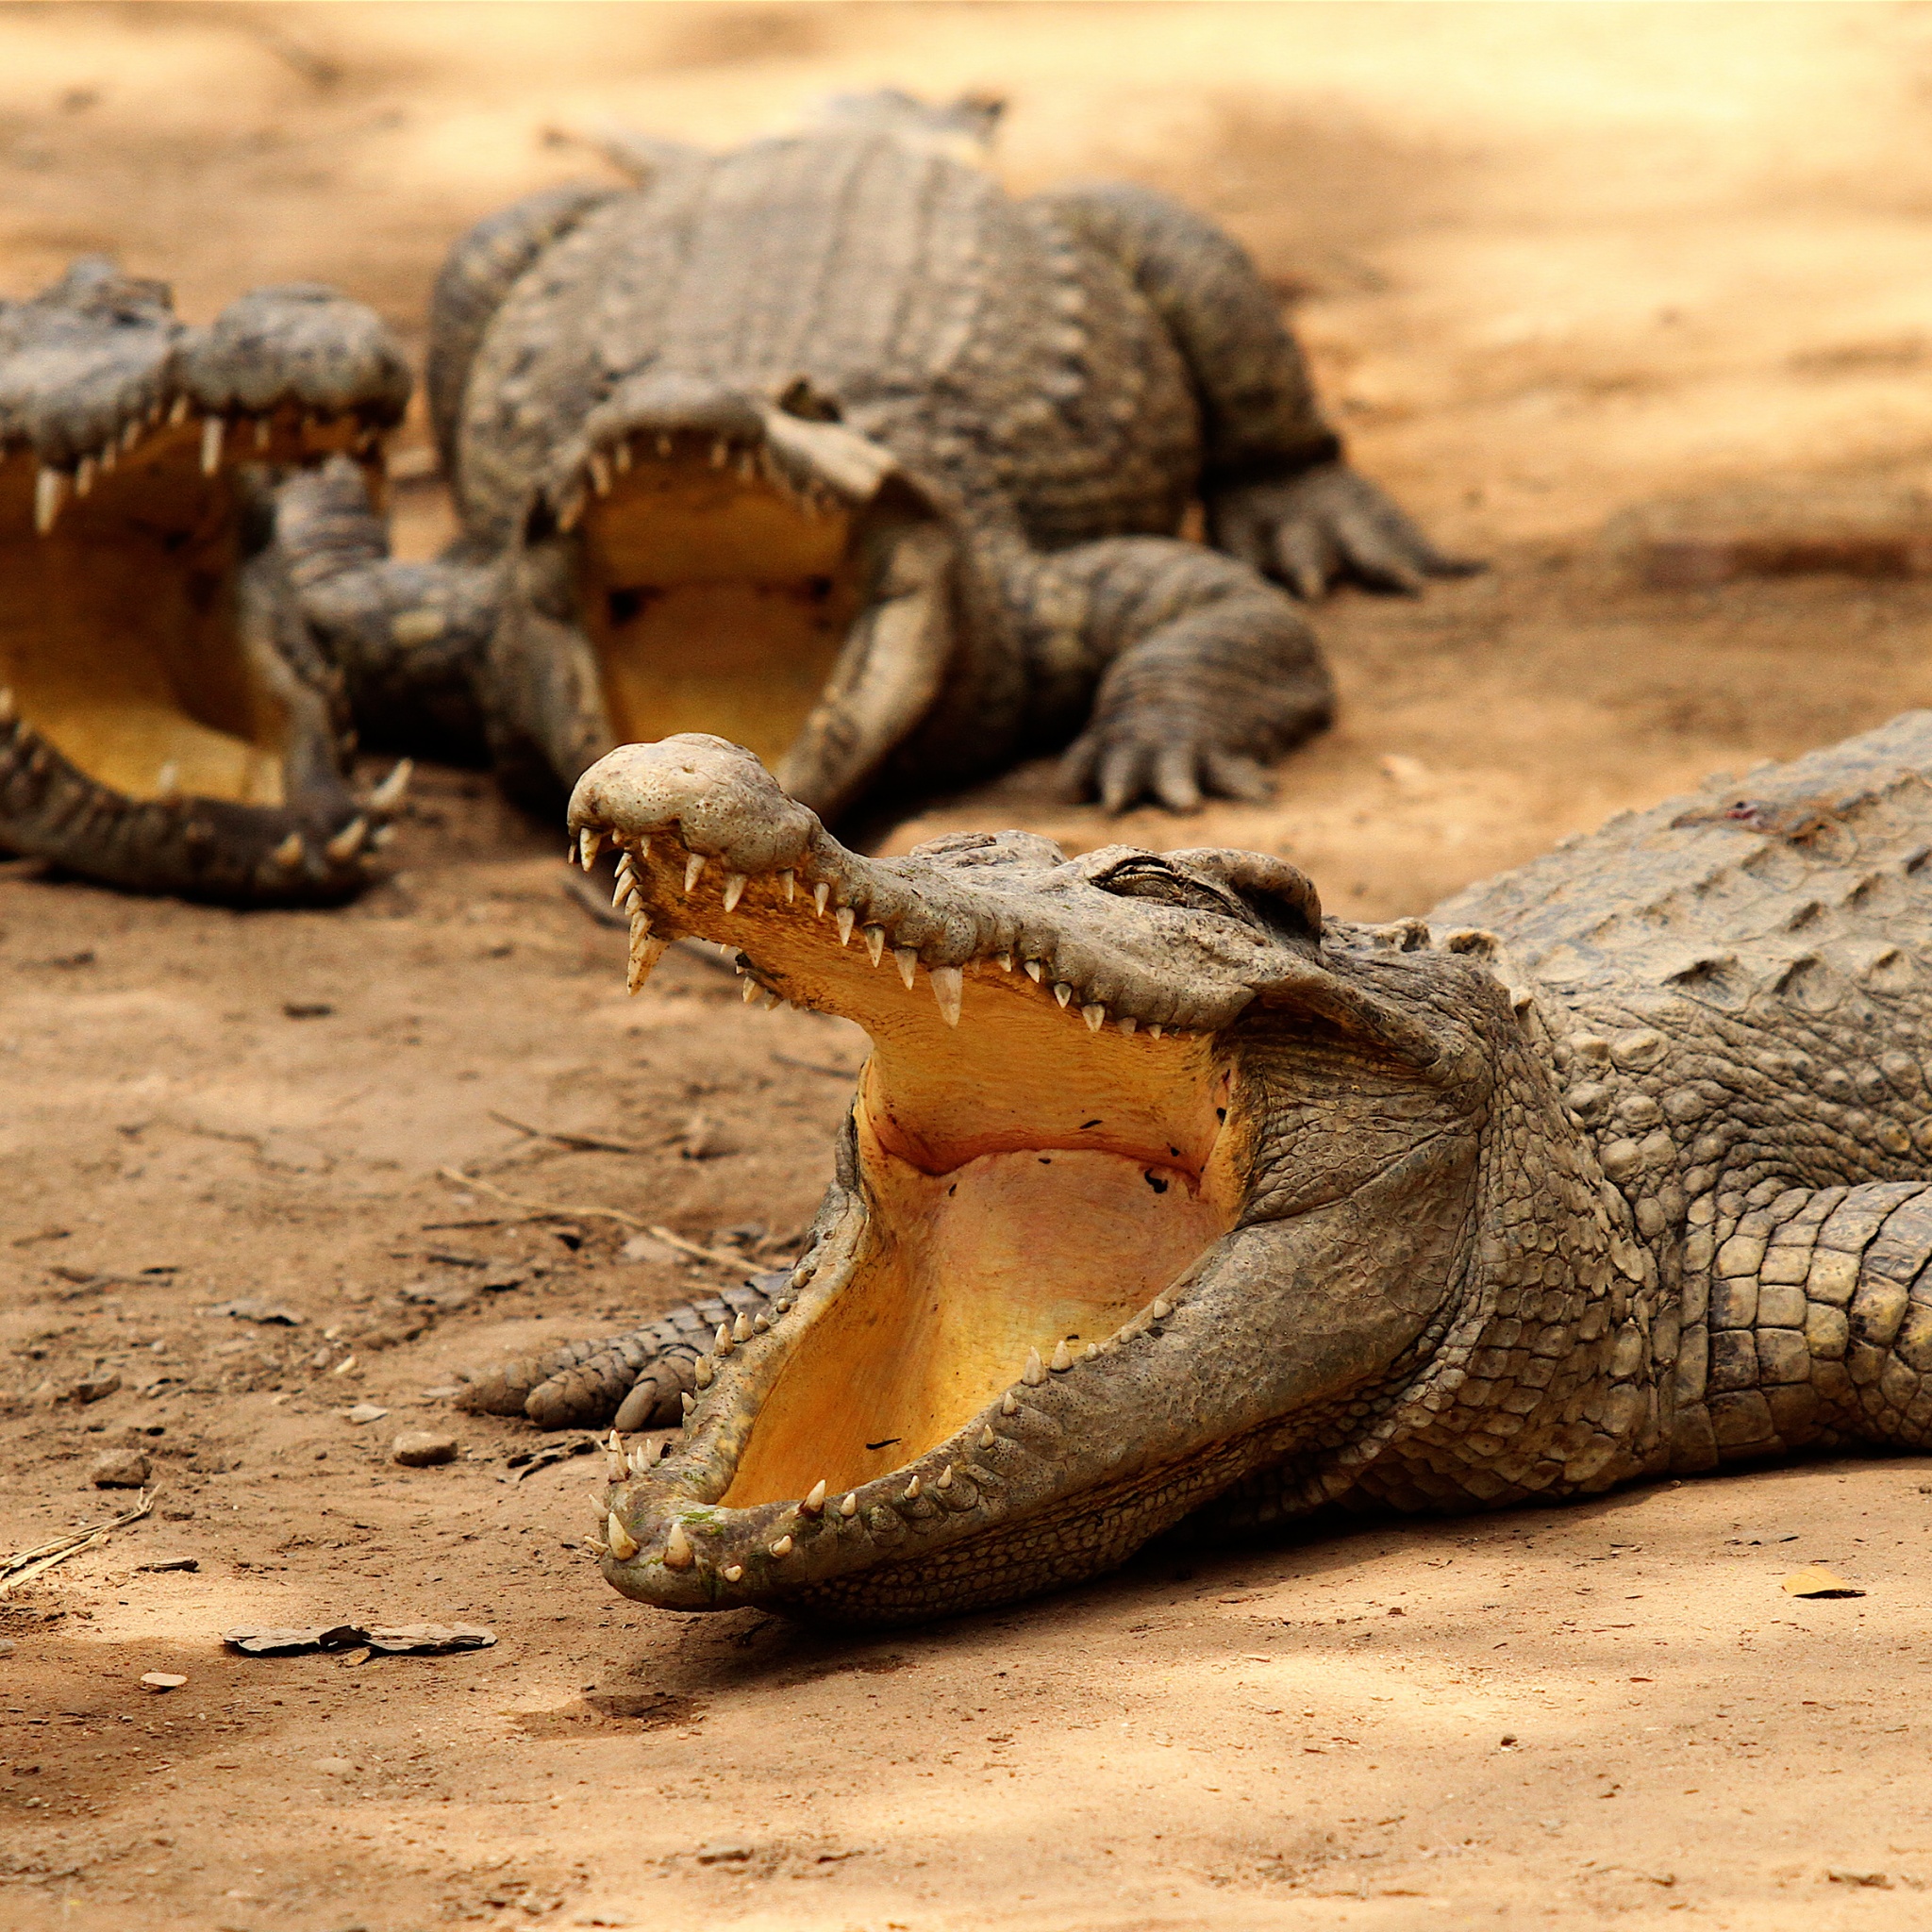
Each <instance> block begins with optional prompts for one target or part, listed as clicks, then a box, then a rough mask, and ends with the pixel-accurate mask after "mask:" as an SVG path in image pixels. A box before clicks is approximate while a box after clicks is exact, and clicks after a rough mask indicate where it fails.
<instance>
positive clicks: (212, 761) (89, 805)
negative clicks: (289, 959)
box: [0, 258, 409, 905]
mask: <svg viewBox="0 0 1932 1932" xmlns="http://www.w3.org/2000/svg"><path fill="white" fill-rule="evenodd" d="M408 394H409V376H408V368H407V367H406V365H405V363H404V361H403V357H402V352H401V350H400V348H399V347H398V346H397V344H396V342H395V341H394V339H393V338H392V337H391V335H390V333H389V331H388V330H387V329H386V328H385V327H384V326H383V325H382V323H381V322H380V321H379V319H378V318H377V317H376V316H375V314H374V313H373V312H372V311H371V310H369V309H367V308H362V307H361V306H360V305H359V304H357V303H353V302H348V301H345V300H344V299H342V298H341V296H339V295H336V294H334V293H332V292H331V291H329V290H326V289H323V288H318V287H315V286H313V285H310V284H306V283H304V284H299V285H296V286H293V287H289V288H279V289H259V290H257V291H255V292H254V293H252V294H249V295H245V296H243V297H242V299H241V300H240V301H238V302H236V303H234V304H232V305H231V306H230V307H229V308H225V309H224V310H223V312H222V313H221V314H220V315H219V316H218V317H217V318H216V319H215V321H214V322H213V323H212V324H211V325H209V326H208V327H207V328H186V327H184V326H183V325H181V323H180V322H178V321H177V320H176V319H175V313H174V309H173V307H172V304H171V300H170V297H169V293H168V291H167V289H166V288H165V287H164V286H163V285H162V284H160V283H158V282H150V281H142V280H138V279H134V278H131V277H128V276H125V275H120V274H118V273H117V272H116V271H115V269H114V268H113V266H112V264H111V263H109V262H108V261H106V260H104V259H101V258H88V259H85V260H82V261H79V262H76V263H75V265H74V267H73V268H72V269H70V270H69V271H68V273H67V275H65V276H64V277H63V278H62V280H61V281H59V282H58V283H57V284H56V285H55V286H54V287H53V288H52V289H50V290H48V291H46V292H45V293H44V294H42V295H41V296H38V297H37V298H35V299H34V300H33V301H30V302H22V303H6V302H0V848H5V849H8V850H11V851H14V852H18V853H25V854H35V855H39V856H42V857H45V858H54V859H57V860H58V861H59V862H60V863H61V864H63V865H65V866H67V867H69V868H70V869H72V870H74V871H75V872H78V873H81V874H86V875H88V876H90V877H93V878H98V879H105V880H107V881H108V882H110V883H112V884H116V885H122V886H129V887H133V888H136V889H138V890H142V891H175V892H188V893H192V894H195V895H197V896H201V897H208V898H216V899H223V900H227V901H230V902H233V903H237V904H244V905H246V904H282V905H288V904H299V903H304V902H311V903H321V902H326V901H330V900H335V899H341V898H343V897H345V896H347V895H348V894H349V893H351V892H353V891H356V890H357V889H358V887H359V886H361V885H362V884H363V883H364V881H365V879H366V877H367V867H368V865H369V861H370V858H371V856H372V854H373V852H374V849H375V844H376V843H377V842H378V841H379V840H380V837H381V834H382V831H383V826H384V822H385V820H386V818H387V817H388V816H389V814H390V813H391V811H392V810H393V808H394V807H395V805H396V803H397V801H398V799H399V797H400V793H401V786H402V784H404V783H406V782H407V776H406V774H405V776H404V777H403V778H399V779H397V780H396V781H395V782H394V783H392V784H391V783H387V782H386V783H385V785H384V786H382V787H378V788H377V790H376V791H375V794H374V795H373V796H370V797H364V798H361V799H358V798H356V797H354V796H352V794H351V791H350V788H349V784H348V782H347V775H346V761H347V753H348V749H349V747H348V742H347V741H346V738H345V735H344V734H345V731H346V728H347V724H348V717H347V711H346V707H345V702H344V696H343V692H342V691H341V678H340V676H339V675H338V674H337V673H336V671H335V670H334V669H333V667H331V666H330V665H329V664H328V662H327V661H326V660H325V658H324V657H323V656H322V655H321V654H320V652H319V651H318V650H317V648H316V644H315V641H314V640H313V638H312V636H311V634H310V631H309V628H308V625H307V623H306V621H305V619H304V617H303V615H302V612H301V609H300V589H299V584H298V581H297V579H298V577H299V575H300V572H299V569H298V567H296V566H295V565H293V564H292V563H291V557H290V555H289V552H288V549H287V547H286V546H285V545H284V544H283V543H282V542H279V541H277V532H276V523H277V516H278V510H277V506H276V503H275V488H276V485H277V483H278V481H279V480H280V479H281V478H282V477H284V476H285V475H288V474H289V473H290V472H291V471H299V470H301V469H303V468H304V467H307V466H314V465H320V464H325V463H326V462H328V461H330V460H333V461H334V462H336V463H338V464H340V465H341V472H342V473H343V474H345V475H347V476H348V477H349V478H351V479H354V480H353V487H354V489H355V490H356V491H357V494H358V499H359V498H360V496H361V491H362V484H361V481H360V480H359V479H360V475H361V472H362V471H363V470H364V469H365V468H373V467H374V466H375V464H376V463H377V462H378V460H379V458H378V455H377V449H376V444H377V439H378V437H379V435H380V432H381V431H382V429H383V428H385V427H386V426H388V425H391V424H393V423H394V422H396V421H397V420H398V419H399V418H400V417H401V415H402V413H403V408H404V405H405V404H406V403H407V402H408ZM303 487H307V488H308V489H309V491H311V493H312V491H313V488H314V487H315V486H313V485H308V486H303ZM306 501H307V499H306V498H300V494H299V489H298V500H295V501H291V502H290V503H288V504H286V505H284V506H282V507H281V509H280V512H279V514H280V516H281V518H282V519H283V521H285V522H286V521H288V520H290V519H295V520H297V522H298V523H299V525H300V526H301V527H302V529H303V531H304V534H305V538H306V539H307V541H306V545H305V547H306V549H307V551H308V553H309V555H310V556H311V557H313V556H323V555H330V554H332V553H330V552H329V551H328V549H327V546H326V544H325V543H324V542H322V541H318V540H317V536H316V532H315V530H314V528H313V526H314V525H316V521H317V520H316V518H315V516H314V515H313V514H312V513H307V514H305V504H306Z"/></svg>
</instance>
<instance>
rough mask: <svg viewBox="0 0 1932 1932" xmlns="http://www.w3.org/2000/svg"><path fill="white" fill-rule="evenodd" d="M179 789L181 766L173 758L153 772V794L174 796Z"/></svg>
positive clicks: (167, 796)
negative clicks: (156, 771)
mask: <svg viewBox="0 0 1932 1932" xmlns="http://www.w3.org/2000/svg"><path fill="white" fill-rule="evenodd" d="M180 790H181V767H180V766H179V765H177V764H176V763H175V760H174V759H173V758H170V759H169V760H168V762H167V763H166V764H165V765H163V766H162V767H161V769H160V770H159V771H158V773H156V774H155V796H156V797H157V798H174V797H175V796H176V795H177V794H178V793H179V792H180Z"/></svg>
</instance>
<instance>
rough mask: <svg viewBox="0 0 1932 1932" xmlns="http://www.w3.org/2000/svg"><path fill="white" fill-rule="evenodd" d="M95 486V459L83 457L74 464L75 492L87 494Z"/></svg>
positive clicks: (80, 494)
mask: <svg viewBox="0 0 1932 1932" xmlns="http://www.w3.org/2000/svg"><path fill="white" fill-rule="evenodd" d="M93 487H94V459H93V458H92V457H82V458H81V459H80V460H79V462H77V463H76V464H75V466H74V493H75V495H76V496H85V495H86V494H87V493H88V491H90V490H92V488H93Z"/></svg>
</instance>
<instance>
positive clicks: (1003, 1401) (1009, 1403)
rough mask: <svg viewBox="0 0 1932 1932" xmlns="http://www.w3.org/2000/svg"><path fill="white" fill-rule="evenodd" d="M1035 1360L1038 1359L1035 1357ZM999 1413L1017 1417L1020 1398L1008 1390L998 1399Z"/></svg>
mask: <svg viewBox="0 0 1932 1932" xmlns="http://www.w3.org/2000/svg"><path fill="white" fill-rule="evenodd" d="M1035 1359H1036V1360H1037V1359H1038V1357H1035ZM1000 1413H1001V1414H1002V1415H1018V1414H1019V1413H1020V1398H1019V1397H1018V1396H1017V1395H1015V1394H1014V1393H1013V1391H1011V1390H1010V1389H1008V1391H1007V1392H1006V1393H1005V1394H1004V1395H1002V1396H1001V1397H1000Z"/></svg>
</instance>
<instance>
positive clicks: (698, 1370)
mask: <svg viewBox="0 0 1932 1932" xmlns="http://www.w3.org/2000/svg"><path fill="white" fill-rule="evenodd" d="M717 1374H718V1372H717V1370H716V1369H714V1368H713V1367H712V1366H711V1358H710V1357H709V1356H708V1355H701V1356H699V1357H698V1358H697V1362H696V1364H695V1365H694V1366H693V1368H692V1369H691V1380H692V1381H694V1382H695V1383H696V1384H697V1385H698V1387H699V1388H700V1389H708V1388H709V1387H710V1386H711V1383H712V1382H713V1380H715V1379H716V1376H717ZM684 1399H685V1406H686V1407H687V1408H688V1407H690V1406H691V1391H689V1390H687V1391H685V1398H684Z"/></svg>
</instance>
